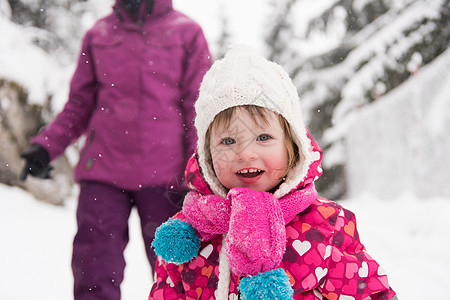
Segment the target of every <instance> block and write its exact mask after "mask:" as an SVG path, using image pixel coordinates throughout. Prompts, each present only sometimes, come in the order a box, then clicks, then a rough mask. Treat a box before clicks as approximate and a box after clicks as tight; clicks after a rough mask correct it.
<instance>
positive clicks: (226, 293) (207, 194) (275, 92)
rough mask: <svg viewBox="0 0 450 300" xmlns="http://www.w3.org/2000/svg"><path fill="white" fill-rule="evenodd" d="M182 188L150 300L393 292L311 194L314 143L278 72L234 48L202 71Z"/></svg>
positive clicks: (341, 220) (345, 218) (344, 220)
mask: <svg viewBox="0 0 450 300" xmlns="http://www.w3.org/2000/svg"><path fill="white" fill-rule="evenodd" d="M196 112H197V117H196V120H195V127H196V129H197V133H198V143H197V152H196V153H195V155H194V156H193V157H192V158H191V160H190V161H189V163H188V165H187V168H186V179H187V181H188V184H189V185H190V187H191V189H192V191H191V192H189V193H188V194H187V196H186V197H185V200H184V204H183V209H182V211H181V212H180V213H178V214H177V215H175V216H174V217H173V218H171V219H169V220H168V221H167V222H166V223H164V224H163V225H161V226H160V227H159V228H158V229H157V231H156V233H155V240H154V242H153V244H152V245H153V246H154V247H155V251H156V253H157V254H158V255H159V256H160V259H159V261H158V263H157V267H156V281H155V283H154V285H153V288H152V291H151V293H150V297H149V299H292V298H294V299H347V300H349V299H395V298H396V296H395V292H394V291H393V290H392V289H391V288H390V286H389V283H388V280H387V276H386V274H385V273H384V271H383V270H382V269H381V267H380V266H379V265H378V263H377V262H376V261H374V260H373V259H372V258H371V256H370V255H369V254H368V253H367V252H366V250H365V248H364V246H363V244H362V243H361V242H360V240H359V234H358V231H357V229H356V219H355V215H354V214H353V213H352V212H350V211H348V210H346V209H345V208H343V207H341V206H340V205H339V204H337V203H336V202H333V201H329V200H326V199H324V198H321V197H318V195H317V192H316V190H315V188H314V181H315V180H317V179H318V178H319V177H320V175H321V174H322V169H321V166H320V163H321V159H322V149H320V147H319V146H318V145H317V143H316V141H315V140H314V139H313V138H312V136H311V135H310V134H309V132H308V131H307V130H306V129H305V126H304V123H303V121H302V118H301V110H300V101H299V99H298V95H297V91H296V88H295V86H294V85H293V83H292V81H291V80H290V79H289V77H288V75H287V74H286V72H285V71H284V70H283V69H282V68H281V67H280V66H279V65H277V64H275V63H273V62H269V61H267V60H266V59H264V58H263V57H261V56H259V55H258V54H256V53H255V52H254V51H253V50H251V49H248V48H247V47H235V48H233V49H231V50H230V51H229V52H228V53H227V54H226V55H225V57H224V58H223V59H222V60H220V61H217V62H215V63H214V65H213V66H212V68H211V69H210V70H209V71H208V72H207V74H206V75H205V77H204V78H203V82H202V85H201V87H200V95H199V98H198V100H197V102H196Z"/></svg>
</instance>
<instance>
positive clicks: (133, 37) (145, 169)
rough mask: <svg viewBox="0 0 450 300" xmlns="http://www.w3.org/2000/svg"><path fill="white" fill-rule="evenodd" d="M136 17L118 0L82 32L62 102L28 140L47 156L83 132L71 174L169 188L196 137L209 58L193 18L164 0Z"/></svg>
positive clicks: (132, 186) (123, 184) (128, 186)
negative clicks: (83, 139) (198, 102)
mask: <svg viewBox="0 0 450 300" xmlns="http://www.w3.org/2000/svg"><path fill="white" fill-rule="evenodd" d="M145 3H146V2H145V1H142V5H141V7H140V10H139V19H140V21H138V22H135V21H133V20H132V19H131V17H130V16H129V15H128V14H127V13H126V12H125V10H124V9H123V8H122V6H121V5H120V0H117V2H116V4H115V5H114V12H113V13H111V14H110V15H109V16H107V17H105V18H103V19H101V20H99V21H98V22H97V23H96V24H95V25H94V26H93V27H92V28H91V29H90V30H89V31H88V32H87V33H86V35H85V37H84V39H83V43H82V48H81V54H80V58H79V62H78V67H77V69H76V71H75V74H74V76H73V78H72V81H71V85H70V94H69V99H68V102H67V104H66V105H65V107H64V110H63V111H62V112H61V113H60V114H58V115H57V117H56V118H55V120H54V121H53V122H52V123H50V124H49V125H48V126H47V127H46V128H45V129H44V130H43V131H42V132H41V133H40V134H39V135H38V136H36V137H34V138H32V143H36V144H39V145H41V146H43V147H44V148H46V149H47V150H48V152H49V155H50V159H54V158H55V157H57V156H59V155H61V154H62V153H63V152H64V150H65V149H66V147H67V146H68V145H70V144H71V143H73V142H75V141H76V140H77V139H78V138H79V137H80V136H81V135H83V134H86V142H85V145H84V147H83V149H82V151H81V152H80V160H79V163H78V165H77V166H76V169H75V179H76V181H78V182H79V181H82V180H94V181H101V182H105V183H109V184H114V185H116V186H118V187H121V188H124V189H131V190H136V189H138V188H140V187H142V186H162V187H167V186H168V185H169V184H170V185H174V188H176V187H178V186H179V185H180V184H179V183H180V179H181V177H182V176H183V171H184V166H185V165H186V162H187V160H188V158H189V157H188V156H189V154H190V153H192V152H193V151H194V148H195V143H196V134H195V129H194V128H193V119H194V114H195V112H194V106H193V105H194V102H195V100H196V97H197V95H198V88H199V85H200V82H201V80H202V78H203V75H204V73H205V72H206V70H207V69H208V68H209V67H210V64H211V58H210V53H209V50H208V46H207V43H206V40H205V37H204V35H203V32H202V30H201V28H200V26H199V25H198V24H196V23H195V22H194V21H193V20H191V19H190V18H188V17H187V16H185V15H183V14H182V13H180V12H178V11H176V10H174V9H173V8H172V1H171V0H155V2H154V7H153V10H152V11H151V13H148V12H147V8H146V7H145Z"/></svg>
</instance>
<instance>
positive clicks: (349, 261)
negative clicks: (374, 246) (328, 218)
mask: <svg viewBox="0 0 450 300" xmlns="http://www.w3.org/2000/svg"><path fill="white" fill-rule="evenodd" d="M321 292H322V294H323V295H324V296H325V297H327V298H328V299H337V298H339V296H340V295H345V296H349V297H352V298H349V299H373V300H375V299H394V296H395V292H394V291H393V290H392V289H391V288H390V286H389V282H388V278H387V275H386V274H385V272H384V270H383V269H382V268H381V266H380V265H379V264H378V263H377V262H376V261H375V260H374V259H373V258H372V257H371V256H370V255H369V254H368V253H367V252H366V250H365V248H364V246H363V244H362V243H361V242H360V239H359V234H358V230H357V228H356V218H355V215H354V214H353V213H352V212H351V211H349V210H346V209H344V208H342V209H341V211H340V214H339V216H338V218H337V220H336V225H335V232H334V236H333V240H332V245H331V254H330V256H329V257H328V276H327V277H326V280H325V281H324V283H323V284H322V285H321Z"/></svg>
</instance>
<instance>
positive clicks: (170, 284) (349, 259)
mask: <svg viewBox="0 0 450 300" xmlns="http://www.w3.org/2000/svg"><path fill="white" fill-rule="evenodd" d="M308 138H309V139H310V141H311V148H310V149H309V151H311V152H314V153H319V154H320V155H317V156H316V157H315V160H314V161H313V162H312V163H311V164H310V165H309V169H308V173H307V175H306V177H305V178H304V179H303V180H302V181H301V182H300V183H299V184H298V186H297V187H296V188H295V189H293V190H292V191H291V192H290V193H288V194H287V195H285V196H283V197H282V198H280V199H279V201H280V202H283V203H294V202H295V201H304V200H305V199H307V200H306V201H307V203H308V205H307V206H306V207H302V208H301V209H300V211H301V212H300V213H299V214H297V215H295V216H291V217H289V218H288V219H287V220H286V216H285V221H286V222H287V224H286V226H285V230H286V231H285V232H286V235H285V236H286V238H285V239H286V247H285V251H284V254H283V255H282V259H281V262H280V263H279V265H278V266H271V267H270V268H274V267H275V268H282V269H283V270H284V271H285V272H286V274H287V276H288V278H289V282H290V284H291V287H292V289H293V295H294V296H293V298H294V299H310V300H312V299H331V300H337V299H378V300H381V299H383V300H384V299H394V298H395V297H396V296H395V292H394V291H393V290H392V289H391V288H390V286H389V283H388V279H387V276H386V274H385V273H384V271H383V269H382V268H381V267H380V266H379V264H378V263H377V262H376V261H375V260H374V259H372V257H371V256H370V255H369V254H368V253H367V252H366V250H365V248H364V246H363V244H362V243H361V242H360V240H359V234H358V230H357V228H356V219H355V215H354V214H353V213H352V212H350V211H349V210H347V209H345V208H343V207H342V206H340V205H339V204H337V203H336V202H333V201H329V200H326V199H324V198H320V197H317V193H316V192H315V189H314V186H313V182H314V181H315V179H317V178H318V177H319V176H320V175H321V173H322V169H321V167H320V163H321V160H322V150H321V149H320V148H319V146H318V145H317V143H316V142H315V141H314V139H313V138H312V136H311V135H309V134H308ZM186 172H187V175H186V178H187V180H188V181H189V184H190V186H191V187H192V188H193V190H195V191H196V192H197V193H199V194H200V195H210V194H211V191H210V189H209V188H208V185H207V184H206V183H205V181H204V180H203V178H202V175H201V173H200V170H199V166H198V162H197V158H196V156H193V157H192V158H191V160H190V161H189V163H188V166H187V169H186ZM311 189H312V190H311ZM307 190H308V191H307ZM302 199H303V200H302ZM301 206H302V205H297V207H301ZM283 210H284V211H286V210H287V211H289V209H283ZM174 218H176V219H181V220H187V219H189V220H188V221H189V222H191V221H192V220H190V218H186V216H185V215H184V214H183V212H180V213H178V214H177V215H176V216H174ZM289 219H290V220H289ZM193 226H194V227H196V228H198V226H195V225H193ZM211 227H214V226H211ZM216 227H217V226H216ZM219 227H220V226H219ZM203 228H206V227H203ZM205 230H208V229H207V228H206V229H205ZM225 230H226V229H225ZM197 234H198V235H200V236H201V240H202V243H201V244H200V250H199V252H198V253H199V254H198V256H197V257H196V258H194V259H193V260H192V261H189V262H187V263H183V264H180V265H176V264H174V263H168V262H166V261H165V260H163V259H161V258H160V259H159V261H158V262H157V266H156V278H155V283H154V285H153V288H152V290H151V293H150V296H149V299H157V300H159V299H165V300H168V299H216V298H217V297H218V296H219V294H220V291H218V285H220V284H219V278H220V276H223V274H221V272H225V271H224V268H223V266H222V264H223V261H222V258H221V255H220V253H221V249H222V246H223V243H224V238H223V236H222V235H221V234H217V235H215V236H213V237H206V236H205V234H202V233H201V232H197ZM255 244H257V241H255ZM274 261H276V260H274ZM270 268H269V269H270ZM232 270H233V268H232ZM262 271H266V270H265V269H262ZM242 278H243V277H240V276H237V275H236V274H235V273H234V272H231V274H230V275H229V278H228V282H226V285H227V286H226V287H225V288H226V289H227V292H228V294H227V295H225V297H224V298H226V299H238V298H239V297H240V296H239V291H238V286H239V283H240V280H241V279H242Z"/></svg>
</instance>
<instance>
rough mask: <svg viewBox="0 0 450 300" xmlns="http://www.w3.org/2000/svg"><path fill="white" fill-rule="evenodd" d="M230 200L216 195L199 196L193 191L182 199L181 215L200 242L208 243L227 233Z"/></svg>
mask: <svg viewBox="0 0 450 300" xmlns="http://www.w3.org/2000/svg"><path fill="white" fill-rule="evenodd" d="M230 213H231V200H230V199H224V198H222V197H219V196H216V195H206V196H201V195H200V194H199V193H197V192H195V191H191V192H189V193H188V194H187V195H186V197H185V198H184V203H183V215H184V217H185V218H186V220H187V221H188V222H189V224H191V225H192V227H194V228H195V230H197V232H198V234H199V236H200V240H201V241H208V240H210V239H212V238H213V237H215V236H216V235H218V234H223V233H225V232H227V231H228V223H229V222H230Z"/></svg>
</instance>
